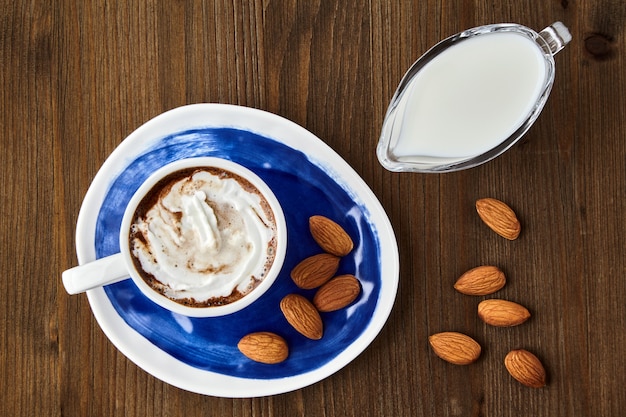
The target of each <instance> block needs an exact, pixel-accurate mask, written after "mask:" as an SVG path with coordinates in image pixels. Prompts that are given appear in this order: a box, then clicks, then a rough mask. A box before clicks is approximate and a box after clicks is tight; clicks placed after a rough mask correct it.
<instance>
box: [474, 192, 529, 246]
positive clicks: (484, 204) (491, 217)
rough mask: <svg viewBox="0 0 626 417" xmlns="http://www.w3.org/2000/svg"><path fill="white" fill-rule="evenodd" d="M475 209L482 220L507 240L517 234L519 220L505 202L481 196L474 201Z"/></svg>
mask: <svg viewBox="0 0 626 417" xmlns="http://www.w3.org/2000/svg"><path fill="white" fill-rule="evenodd" d="M476 211H477V212H478V215H479V216H480V218H481V219H482V220H483V222H485V224H486V225H487V226H489V228H491V230H493V231H494V232H496V233H497V234H499V235H500V236H502V237H504V238H506V239H509V240H515V239H517V237H518V236H519V234H520V231H521V225H520V222H519V220H518V219H517V216H516V215H515V212H514V211H513V209H511V207H509V206H508V205H507V204H506V203H503V202H502V201H500V200H496V199H495V198H482V199H480V200H478V201H476Z"/></svg>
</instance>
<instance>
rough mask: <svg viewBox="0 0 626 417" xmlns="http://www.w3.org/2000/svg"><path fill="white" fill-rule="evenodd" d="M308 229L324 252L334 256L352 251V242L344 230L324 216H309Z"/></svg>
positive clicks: (344, 254)
mask: <svg viewBox="0 0 626 417" xmlns="http://www.w3.org/2000/svg"><path fill="white" fill-rule="evenodd" d="M309 229H310V231H311V235H312V236H313V239H314V240H315V241H316V242H317V244H318V245H319V246H320V247H321V248H322V249H323V250H325V251H326V252H328V253H331V254H333V255H335V256H346V255H347V254H349V253H350V251H352V248H353V247H354V243H353V242H352V239H351V238H350V236H349V235H348V233H346V231H345V230H344V229H343V227H341V226H340V225H338V224H337V223H335V222H334V221H332V220H330V219H329V218H328V217H324V216H311V217H310V218H309Z"/></svg>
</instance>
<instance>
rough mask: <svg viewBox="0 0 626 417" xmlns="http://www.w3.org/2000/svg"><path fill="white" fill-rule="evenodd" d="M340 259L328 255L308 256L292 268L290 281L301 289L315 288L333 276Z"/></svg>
mask: <svg viewBox="0 0 626 417" xmlns="http://www.w3.org/2000/svg"><path fill="white" fill-rule="evenodd" d="M340 259H341V258H339V257H338V256H335V255H332V254H330V253H320V254H317V255H313V256H309V257H308V258H305V259H303V260H302V261H301V262H300V263H299V264H298V265H296V266H295V268H293V270H292V271H291V279H292V280H293V282H295V284H296V285H297V286H298V287H300V288H302V289H305V290H311V289H313V288H317V287H319V286H321V285H322V284H324V283H325V282H327V281H328V280H329V279H331V278H332V277H333V276H334V275H335V273H336V272H337V269H338V268H339V261H340Z"/></svg>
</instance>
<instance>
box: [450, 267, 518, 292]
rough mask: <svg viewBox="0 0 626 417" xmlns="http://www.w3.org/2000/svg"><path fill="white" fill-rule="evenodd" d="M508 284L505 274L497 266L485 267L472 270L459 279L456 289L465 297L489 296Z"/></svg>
mask: <svg viewBox="0 0 626 417" xmlns="http://www.w3.org/2000/svg"><path fill="white" fill-rule="evenodd" d="M504 284H506V277H505V276H504V272H502V270H500V268H498V267H497V266H491V265H484V266H478V267H476V268H472V269H470V270H469V271H467V272H465V273H464V274H463V275H461V276H460V277H459V279H458V280H457V281H456V283H455V284H454V289H455V290H457V291H458V292H460V293H462V294H465V295H488V294H493V293H494V292H496V291H498V290H500V289H502V287H504Z"/></svg>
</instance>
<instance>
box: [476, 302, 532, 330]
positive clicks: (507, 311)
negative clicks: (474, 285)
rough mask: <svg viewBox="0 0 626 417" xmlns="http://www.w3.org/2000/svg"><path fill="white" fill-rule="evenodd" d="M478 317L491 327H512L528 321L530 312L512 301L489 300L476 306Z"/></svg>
mask: <svg viewBox="0 0 626 417" xmlns="http://www.w3.org/2000/svg"><path fill="white" fill-rule="evenodd" d="M478 317H480V318H481V319H482V321H484V322H485V323H487V324H490V325H492V326H497V327H512V326H517V325H519V324H522V323H524V322H525V321H526V320H528V319H529V318H530V312H529V311H528V310H527V309H526V307H524V306H522V305H520V304H517V303H514V302H513V301H507V300H499V299H491V300H484V301H481V302H480V303H479V304H478Z"/></svg>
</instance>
